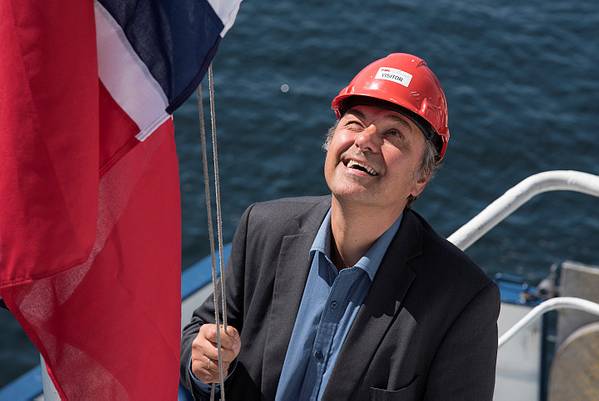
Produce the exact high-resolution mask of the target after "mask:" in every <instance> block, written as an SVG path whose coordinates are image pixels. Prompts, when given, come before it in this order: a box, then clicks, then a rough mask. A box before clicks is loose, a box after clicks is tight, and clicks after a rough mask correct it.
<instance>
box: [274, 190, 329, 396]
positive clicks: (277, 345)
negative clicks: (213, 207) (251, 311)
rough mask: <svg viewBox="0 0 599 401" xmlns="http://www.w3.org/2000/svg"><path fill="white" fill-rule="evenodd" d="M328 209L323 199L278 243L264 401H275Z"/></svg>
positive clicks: (300, 217) (299, 219)
mask: <svg viewBox="0 0 599 401" xmlns="http://www.w3.org/2000/svg"><path fill="white" fill-rule="evenodd" d="M329 207H330V198H328V197H327V198H323V201H321V202H319V203H318V204H317V205H316V206H315V207H314V208H313V209H311V210H310V212H309V213H307V214H306V215H305V216H299V217H298V218H297V221H298V225H299V227H300V229H299V233H298V234H293V235H287V236H284V237H283V240H282V243H281V250H280V252H279V257H278V262H277V269H276V273H275V281H274V289H273V297H272V304H271V312H270V316H269V322H268V326H269V327H268V334H267V337H266V346H265V350H264V359H263V365H262V377H263V385H262V391H263V394H264V398H265V399H267V400H274V398H275V394H276V391H277V385H278V383H279V375H280V372H281V370H282V369H283V362H284V361H285V355H286V353H287V346H288V345H289V340H290V339H291V333H292V331H293V326H294V324H295V317H296V315H297V311H298V309H299V305H300V302H301V299H302V295H303V293H304V287H305V285H306V280H307V278H308V272H309V270H310V247H311V246H312V243H313V242H314V237H316V233H317V231H318V228H319V227H320V225H321V224H322V220H323V219H324V216H325V214H326V212H327V210H328V209H329Z"/></svg>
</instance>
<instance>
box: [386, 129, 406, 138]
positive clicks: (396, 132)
mask: <svg viewBox="0 0 599 401" xmlns="http://www.w3.org/2000/svg"><path fill="white" fill-rule="evenodd" d="M386 134H387V136H394V137H398V138H403V133H402V132H401V131H400V130H398V129H390V130H387V132H386Z"/></svg>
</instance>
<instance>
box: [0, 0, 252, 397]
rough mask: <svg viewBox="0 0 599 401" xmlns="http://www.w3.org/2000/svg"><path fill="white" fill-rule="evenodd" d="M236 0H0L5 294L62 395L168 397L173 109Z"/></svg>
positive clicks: (172, 336)
mask: <svg viewBox="0 0 599 401" xmlns="http://www.w3.org/2000/svg"><path fill="white" fill-rule="evenodd" d="M239 3H240V1H232V0H231V1H226V0H210V1H206V0H177V1H170V0H147V1H133V0H131V1H128V0H100V1H95V2H92V1H85V0H61V1H58V0H48V1H44V2H42V3H40V2H39V1H37V0H3V1H0V54H1V55H2V59H1V60H0V296H1V297H2V298H3V300H4V301H5V303H6V305H7V306H8V308H9V309H10V311H11V312H12V313H13V314H14V316H15V317H16V318H17V319H18V320H19V322H20V323H21V325H22V326H23V328H24V330H25V331H26V333H27V334H28V336H29V337H30V338H31V340H32V341H33V343H34V344H35V345H36V346H37V348H38V349H39V350H40V352H41V354H42V355H43V357H44V359H45V361H46V364H47V366H48V371H49V374H50V377H51V378H52V380H53V382H54V384H55V386H56V389H57V390H58V392H59V395H60V397H61V398H62V399H63V400H86V401H88V400H119V401H121V400H174V399H176V397H177V383H178V371H179V369H178V367H179V362H178V359H179V338H180V323H181V322H180V311H181V303H180V270H181V268H180V254H181V246H180V231H181V229H180V200H179V178H178V167H177V157H176V152H175V144H174V136H173V123H172V117H171V113H172V111H173V110H174V109H175V108H176V107H177V106H179V105H180V104H181V103H182V102H183V101H184V100H185V99H186V98H187V97H188V96H189V95H190V94H191V92H192V91H193V90H194V88H195V87H196V86H197V84H198V83H199V81H200V80H201V79H202V77H203V75H204V73H205V71H206V69H207V67H208V65H209V63H210V61H211V59H212V57H213V56H214V54H215V52H216V49H217V47H218V44H219V42H220V40H221V38H222V37H223V36H224V35H225V33H226V32H227V30H228V29H229V28H230V27H231V25H232V24H233V21H234V19H235V16H236V14H237V11H238V8H239Z"/></svg>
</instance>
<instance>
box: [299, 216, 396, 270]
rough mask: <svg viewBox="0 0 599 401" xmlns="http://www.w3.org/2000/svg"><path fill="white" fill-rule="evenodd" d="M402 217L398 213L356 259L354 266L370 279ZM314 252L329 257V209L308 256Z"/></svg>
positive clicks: (377, 267)
mask: <svg viewBox="0 0 599 401" xmlns="http://www.w3.org/2000/svg"><path fill="white" fill-rule="evenodd" d="M402 218H403V213H402V214H401V215H399V217H398V218H397V220H395V222H394V223H393V224H392V225H391V227H389V228H388V229H387V231H385V232H384V233H383V235H381V236H380V237H379V238H378V239H377V240H376V241H375V242H374V244H372V245H371V246H370V248H369V249H368V251H366V253H365V254H364V256H362V257H361V258H360V260H358V262H357V263H356V264H355V267H357V268H359V269H362V270H364V271H365V272H366V274H368V277H369V278H370V280H371V281H373V280H374V276H375V274H376V272H377V271H378V269H379V266H380V264H381V261H382V260H383V257H384V256H385V253H386V252H387V248H389V244H390V243H391V240H392V239H393V237H395V234H396V233H397V230H399V226H400V224H401V220H402ZM314 252H321V253H323V254H324V255H325V256H326V257H327V258H328V259H329V260H332V258H331V209H329V211H328V212H327V214H326V216H325V217H324V220H323V221H322V224H321V225H320V228H319V229H318V232H317V233H316V237H315V238H314V242H313V243H312V247H311V248H310V256H312V255H313V253H314Z"/></svg>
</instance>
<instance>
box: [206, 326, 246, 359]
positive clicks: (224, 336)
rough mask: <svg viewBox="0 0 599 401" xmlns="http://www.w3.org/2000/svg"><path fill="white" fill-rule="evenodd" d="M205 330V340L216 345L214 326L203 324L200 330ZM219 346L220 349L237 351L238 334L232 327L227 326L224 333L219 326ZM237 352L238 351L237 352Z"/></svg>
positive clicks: (239, 341)
mask: <svg viewBox="0 0 599 401" xmlns="http://www.w3.org/2000/svg"><path fill="white" fill-rule="evenodd" d="M202 329H204V330H205V336H206V339H207V340H208V341H210V342H212V343H213V344H216V343H217V340H216V325H215V324H205V325H202V327H201V328H200V330H202ZM220 344H221V347H222V348H225V349H229V350H235V349H238V348H239V346H240V344H241V340H240V338H239V332H238V331H237V329H236V328H235V327H233V326H227V330H226V331H225V329H224V327H223V325H221V326H220ZM238 352H239V351H238Z"/></svg>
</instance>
